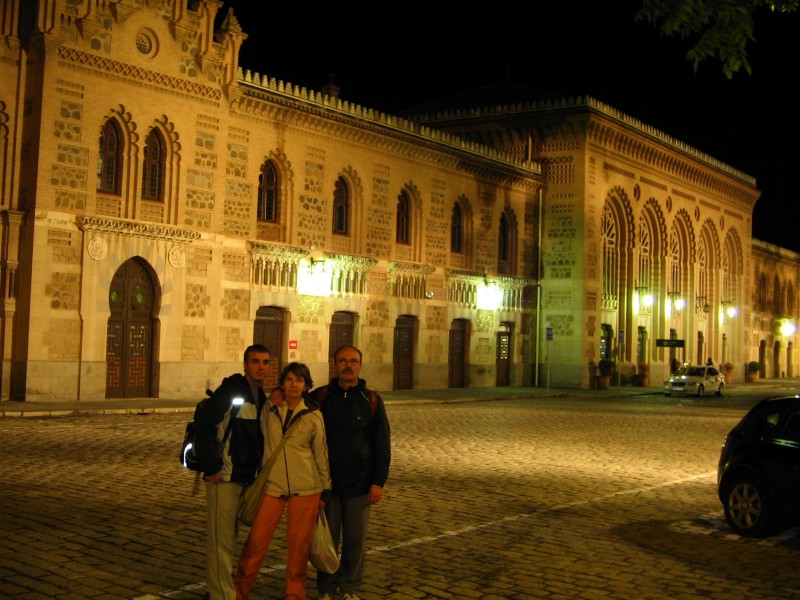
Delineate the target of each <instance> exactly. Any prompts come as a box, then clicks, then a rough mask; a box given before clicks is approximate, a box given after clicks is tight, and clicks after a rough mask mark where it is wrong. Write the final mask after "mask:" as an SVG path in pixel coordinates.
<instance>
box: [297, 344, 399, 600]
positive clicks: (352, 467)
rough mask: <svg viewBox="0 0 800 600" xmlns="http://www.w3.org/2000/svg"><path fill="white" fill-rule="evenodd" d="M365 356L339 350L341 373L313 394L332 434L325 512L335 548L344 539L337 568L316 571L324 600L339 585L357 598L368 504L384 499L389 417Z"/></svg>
mask: <svg viewBox="0 0 800 600" xmlns="http://www.w3.org/2000/svg"><path fill="white" fill-rule="evenodd" d="M361 358H362V356H361V351H360V350H359V349H358V348H355V347H353V346H343V347H341V348H339V349H338V350H336V352H335V353H334V355H333V359H334V365H335V368H336V372H337V377H336V378H334V379H332V380H331V382H330V383H329V384H328V385H326V386H322V387H319V388H317V389H316V390H314V391H313V392H312V394H311V397H312V399H314V400H316V401H317V402H318V403H319V405H320V406H321V407H322V416H323V418H324V420H325V432H326V435H327V438H328V452H329V458H330V470H331V480H332V483H333V488H332V493H331V496H330V498H329V499H328V502H326V504H325V515H326V517H327V519H328V525H329V527H330V530H331V535H332V536H333V542H334V544H335V545H336V546H337V548H338V546H339V543H340V542H341V559H340V563H341V564H340V566H339V569H338V570H337V571H336V572H335V573H332V574H329V573H324V572H322V571H318V572H317V589H318V590H319V593H320V599H321V600H333V596H334V594H336V593H337V591H338V592H339V593H341V594H342V600H358V596H357V592H358V590H359V588H360V587H361V582H362V580H363V578H364V556H365V554H366V541H367V526H368V525H369V515H370V507H371V506H372V505H373V504H377V503H378V502H380V501H381V498H382V497H383V488H384V486H385V485H386V479H387V478H388V477H389V463H390V461H391V443H390V436H389V419H388V418H387V416H386V407H385V406H384V404H383V400H382V399H381V397H380V396H379V395H378V393H377V392H375V391H371V390H368V389H367V383H366V381H364V380H363V379H361V378H360V377H359V375H360V374H361Z"/></svg>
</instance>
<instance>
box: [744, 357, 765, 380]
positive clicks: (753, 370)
mask: <svg viewBox="0 0 800 600" xmlns="http://www.w3.org/2000/svg"><path fill="white" fill-rule="evenodd" d="M759 373H761V363H760V362H758V361H757V360H751V361H750V362H749V363H747V375H746V378H747V381H748V382H749V383H753V382H754V381H758V375H759Z"/></svg>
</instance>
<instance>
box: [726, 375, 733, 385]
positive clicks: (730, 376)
mask: <svg viewBox="0 0 800 600" xmlns="http://www.w3.org/2000/svg"><path fill="white" fill-rule="evenodd" d="M731 383H733V373H725V385H728V384H731Z"/></svg>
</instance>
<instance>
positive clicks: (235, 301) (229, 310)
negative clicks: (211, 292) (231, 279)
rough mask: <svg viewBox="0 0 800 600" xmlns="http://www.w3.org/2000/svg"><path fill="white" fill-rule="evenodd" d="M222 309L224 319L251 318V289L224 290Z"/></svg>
mask: <svg viewBox="0 0 800 600" xmlns="http://www.w3.org/2000/svg"><path fill="white" fill-rule="evenodd" d="M220 309H221V311H222V318H223V319H231V320H246V321H248V320H251V316H250V290H234V289H226V290H223V292H222V300H221V303H220Z"/></svg>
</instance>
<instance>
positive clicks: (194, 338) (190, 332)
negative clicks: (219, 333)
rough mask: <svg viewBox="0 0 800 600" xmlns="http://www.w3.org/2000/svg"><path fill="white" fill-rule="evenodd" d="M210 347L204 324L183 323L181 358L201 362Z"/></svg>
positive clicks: (186, 360)
mask: <svg viewBox="0 0 800 600" xmlns="http://www.w3.org/2000/svg"><path fill="white" fill-rule="evenodd" d="M207 348H208V338H207V337H206V335H205V328H204V327H203V326H202V325H183V326H182V327H181V360H182V361H184V362H191V363H201V362H203V359H204V358H205V352H206V349H207Z"/></svg>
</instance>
